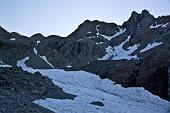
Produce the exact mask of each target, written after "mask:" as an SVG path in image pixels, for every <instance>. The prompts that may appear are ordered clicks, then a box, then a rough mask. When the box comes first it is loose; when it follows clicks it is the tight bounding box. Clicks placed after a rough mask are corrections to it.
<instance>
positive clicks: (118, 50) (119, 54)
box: [98, 36, 139, 60]
mask: <svg viewBox="0 0 170 113" xmlns="http://www.w3.org/2000/svg"><path fill="white" fill-rule="evenodd" d="M129 39H130V36H128V38H127V39H126V40H125V41H124V42H122V43H121V44H120V45H119V46H115V47H114V48H113V47H111V46H108V47H107V48H106V55H105V56H103V57H102V58H98V60H121V59H127V60H130V59H136V58H137V55H134V56H131V55H130V54H131V53H133V52H134V51H135V50H136V49H137V48H138V46H139V45H138V44H135V45H134V46H131V47H128V48H127V49H128V50H127V51H126V50H124V49H123V45H124V44H125V43H126V42H128V41H129Z"/></svg>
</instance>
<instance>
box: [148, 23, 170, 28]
mask: <svg viewBox="0 0 170 113" xmlns="http://www.w3.org/2000/svg"><path fill="white" fill-rule="evenodd" d="M168 24H169V23H166V24H157V23H156V22H155V26H154V25H153V24H152V25H151V26H150V27H149V28H151V29H154V28H158V27H167V25H168Z"/></svg>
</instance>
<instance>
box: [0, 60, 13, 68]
mask: <svg viewBox="0 0 170 113" xmlns="http://www.w3.org/2000/svg"><path fill="white" fill-rule="evenodd" d="M0 67H12V66H11V65H8V64H5V63H4V62H2V61H0Z"/></svg>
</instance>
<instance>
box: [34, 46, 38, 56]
mask: <svg viewBox="0 0 170 113" xmlns="http://www.w3.org/2000/svg"><path fill="white" fill-rule="evenodd" d="M34 53H35V54H36V55H37V53H38V51H37V49H36V48H35V47H34Z"/></svg>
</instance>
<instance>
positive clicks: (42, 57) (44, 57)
mask: <svg viewBox="0 0 170 113" xmlns="http://www.w3.org/2000/svg"><path fill="white" fill-rule="evenodd" d="M34 54H35V55H38V51H37V49H36V48H35V47H34ZM38 56H39V57H40V58H41V59H43V60H44V61H45V62H46V63H47V64H48V65H50V66H51V67H52V68H55V67H54V66H53V65H52V64H51V63H50V62H48V60H47V58H46V56H40V55H38Z"/></svg>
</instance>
